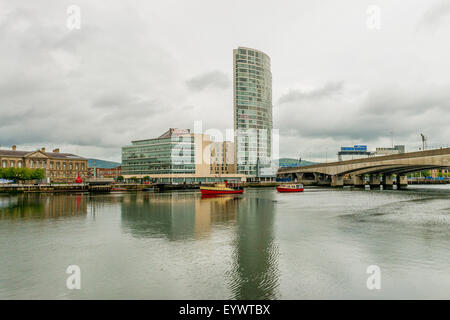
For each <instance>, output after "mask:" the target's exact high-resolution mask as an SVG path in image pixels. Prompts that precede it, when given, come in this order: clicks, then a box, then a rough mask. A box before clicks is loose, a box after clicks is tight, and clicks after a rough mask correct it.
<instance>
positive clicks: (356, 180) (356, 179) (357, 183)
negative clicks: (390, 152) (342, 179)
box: [352, 175, 366, 188]
mask: <svg viewBox="0 0 450 320" xmlns="http://www.w3.org/2000/svg"><path fill="white" fill-rule="evenodd" d="M352 183H353V186H354V187H355V188H365V187H366V182H365V181H364V176H358V175H354V176H352Z"/></svg>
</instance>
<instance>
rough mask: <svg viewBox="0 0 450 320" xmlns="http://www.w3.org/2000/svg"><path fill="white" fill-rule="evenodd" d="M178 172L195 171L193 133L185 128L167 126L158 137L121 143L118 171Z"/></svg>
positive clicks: (127, 173) (128, 172)
mask: <svg viewBox="0 0 450 320" xmlns="http://www.w3.org/2000/svg"><path fill="white" fill-rule="evenodd" d="M179 173H190V174H194V173H195V148H194V136H193V135H192V134H190V132H189V130H180V129H169V131H167V132H166V133H164V134H163V135H161V136H160V137H159V138H155V139H147V140H139V141H132V142H131V145H130V146H125V147H122V174H126V175H134V174H135V175H142V174H144V175H149V176H151V175H152V174H179Z"/></svg>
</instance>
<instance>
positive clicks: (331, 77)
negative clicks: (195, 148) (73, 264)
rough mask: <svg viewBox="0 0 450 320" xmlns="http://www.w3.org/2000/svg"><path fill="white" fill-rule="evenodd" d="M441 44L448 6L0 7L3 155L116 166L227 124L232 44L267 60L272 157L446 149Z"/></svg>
mask: <svg viewBox="0 0 450 320" xmlns="http://www.w3.org/2000/svg"><path fill="white" fill-rule="evenodd" d="M70 5H77V6H79V8H80V10H81V25H80V29H71V28H68V26H67V22H68V21H67V20H68V19H71V17H72V15H71V13H69V14H68V13H67V10H68V7H69V6H70ZM374 6H375V7H374ZM374 8H375V11H374ZM378 9H379V13H380V14H379V17H380V19H379V20H377V19H376V18H377V10H378ZM71 12H72V11H71ZM70 21H73V20H70ZM378 27H379V28H378ZM449 39H450V1H448V0H444V1H442V0H410V1H407V2H406V1H400V0H386V1H377V0H372V1H364V0H345V1H335V0H329V1H327V0H325V1H313V0H308V1H304V0H292V1H286V0H280V1H261V0H258V1H256V0H255V1H253V0H252V1H249V0H239V1H235V0H227V1H225V0H221V1H215V0H201V1H200V0H189V1H181V0H178V1H172V0H165V1H154V0H150V1H149V0H142V1H140V0H133V1H123V0H122V1H115V0H113V1H112V0H108V1H100V0H88V1H81V0H71V1H47V0H34V1H29V0H15V1H7V0H0V57H1V59H0V111H1V112H0V145H1V147H2V148H9V147H10V146H11V145H13V144H16V145H18V148H19V149H37V148H40V147H42V146H45V147H47V148H48V149H51V148H54V147H60V148H61V151H63V152H64V151H66V152H75V153H77V154H80V155H83V156H86V157H97V158H101V159H106V160H116V161H120V158H121V156H120V147H121V146H122V145H125V144H128V143H129V142H130V141H131V140H134V139H144V138H152V137H155V136H158V135H159V134H161V133H163V132H164V131H165V130H167V128H169V127H179V128H193V123H194V121H195V120H202V121H203V127H204V129H208V128H218V129H226V128H232V127H233V100H232V70H233V69H232V67H233V66H232V61H233V60H232V51H233V48H236V47H238V46H246V47H253V48H256V49H259V50H262V51H264V52H266V53H267V54H268V55H269V56H270V57H271V59H272V74H273V105H274V128H277V129H279V130H280V134H281V138H280V154H281V155H282V156H291V157H299V156H301V157H302V158H305V159H313V160H316V161H320V160H323V159H324V158H325V157H328V159H330V158H335V157H336V152H337V151H338V149H339V148H340V146H345V145H353V144H367V145H368V146H369V149H374V148H375V147H377V146H385V147H387V146H391V145H392V137H393V140H394V144H405V145H406V146H407V150H409V151H413V150H417V148H418V147H419V146H420V144H421V142H420V136H419V134H420V133H421V132H423V133H424V134H425V135H426V136H428V138H429V142H428V144H429V145H430V146H434V145H436V146H441V145H450V139H449V137H450V62H449V61H450V41H449Z"/></svg>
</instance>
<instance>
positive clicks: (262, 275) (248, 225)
mask: <svg viewBox="0 0 450 320" xmlns="http://www.w3.org/2000/svg"><path fill="white" fill-rule="evenodd" d="M237 222H238V226H237V230H236V238H235V240H234V254H233V259H234V261H233V263H234V264H233V266H232V269H231V272H230V273H231V274H230V280H231V291H232V296H231V297H230V298H232V299H274V298H276V296H277V293H276V291H277V288H278V285H279V283H278V282H279V281H278V278H279V270H278V265H277V263H278V246H277V244H276V242H275V235H274V231H273V224H274V201H273V200H272V195H269V196H265V197H261V198H247V199H245V200H244V201H243V202H242V205H241V206H240V207H239V213H238V219H237Z"/></svg>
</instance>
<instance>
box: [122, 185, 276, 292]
mask: <svg viewBox="0 0 450 320" xmlns="http://www.w3.org/2000/svg"><path fill="white" fill-rule="evenodd" d="M121 210H122V211H121V212H122V227H123V230H124V232H127V233H130V234H132V235H133V236H135V237H148V238H161V237H167V238H168V239H169V240H183V239H189V238H190V239H201V238H202V237H206V236H208V235H209V234H210V232H211V229H212V226H214V225H222V224H225V225H228V226H229V225H230V224H231V225H232V226H233V228H234V230H235V238H234V239H233V240H232V246H233V248H232V251H233V254H232V261H231V265H230V268H229V270H228V272H227V276H229V277H230V280H229V281H230V291H231V298H233V299H273V298H276V290H277V287H278V277H279V272H278V266H277V259H278V247H277V245H276V243H275V241H274V238H275V235H274V231H273V220H274V201H273V200H272V195H269V196H264V197H260V198H248V199H247V198H243V197H242V196H236V195H225V196H214V197H200V196H199V195H198V194H197V195H193V194H192V193H162V194H151V195H150V194H134V195H130V196H128V197H127V198H125V200H124V201H123V202H122V207H121Z"/></svg>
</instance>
